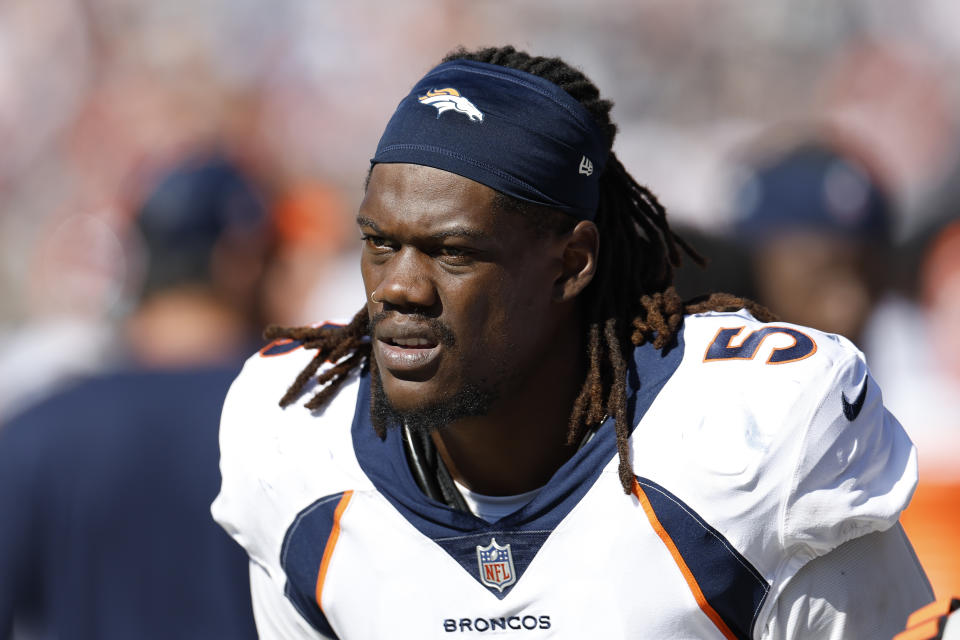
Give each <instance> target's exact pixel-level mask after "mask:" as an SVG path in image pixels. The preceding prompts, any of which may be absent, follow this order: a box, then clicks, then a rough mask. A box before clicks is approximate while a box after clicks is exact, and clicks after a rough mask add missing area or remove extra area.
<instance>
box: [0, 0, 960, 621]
mask: <svg viewBox="0 0 960 640" xmlns="http://www.w3.org/2000/svg"><path fill="white" fill-rule="evenodd" d="M504 43H511V44H514V45H516V46H517V47H518V48H521V49H526V50H529V51H531V52H533V53H537V54H544V55H560V56H562V57H564V58H565V59H567V60H569V61H572V62H574V63H576V64H579V65H580V66H581V67H582V68H583V70H584V71H585V72H586V73H587V75H589V76H590V77H591V78H592V79H593V80H594V82H595V83H596V84H597V85H598V86H599V87H600V88H601V90H602V91H603V92H604V93H605V94H606V95H607V97H609V98H611V99H613V100H614V102H615V104H616V106H615V108H614V112H613V117H614V119H615V121H617V122H618V124H619V126H620V133H619V136H618V139H617V142H616V144H615V150H616V151H617V153H618V155H619V156H620V158H621V160H622V161H623V162H624V164H625V165H626V167H627V168H628V169H629V170H630V171H631V173H632V174H633V175H634V176H635V177H636V178H637V179H638V180H639V181H640V182H642V183H644V184H646V185H648V186H649V187H650V188H651V189H652V191H653V192H654V193H656V194H657V195H658V196H659V197H660V198H661V200H662V201H663V202H664V204H665V205H666V206H667V208H668V211H669V213H670V216H671V219H672V224H673V225H674V226H675V227H677V228H678V229H679V230H680V231H681V233H684V234H686V235H687V236H688V237H689V238H690V239H691V241H692V242H693V244H694V245H695V246H697V247H698V248H700V249H701V250H702V252H703V253H704V254H706V255H707V257H708V258H709V259H710V261H711V265H710V267H708V270H707V271H704V272H700V271H699V270H697V269H696V268H691V267H690V266H684V267H683V268H682V269H681V270H680V272H679V274H678V277H679V281H678V286H679V288H680V290H681V294H683V295H685V296H695V295H699V294H703V293H707V292H709V291H716V290H729V291H732V292H734V293H738V294H744V295H747V296H749V297H753V298H754V299H757V300H758V301H759V302H761V303H762V304H765V305H767V306H769V307H771V308H772V310H773V311H774V312H776V313H778V314H779V315H780V316H781V318H782V319H783V320H785V321H793V322H797V323H800V324H807V325H812V326H815V327H817V328H821V329H825V330H828V331H835V332H838V333H842V334H844V335H846V336H847V337H849V338H850V339H852V340H853V341H854V342H855V343H856V344H857V345H858V346H859V347H860V348H861V349H862V350H864V351H865V353H866V354H867V358H868V362H869V363H870V366H871V369H872V371H873V373H874V375H875V377H876V378H877V380H878V382H879V383H880V385H881V388H882V389H883V391H884V399H885V402H886V404H887V406H888V407H889V408H890V409H891V411H892V412H893V413H894V414H895V415H896V416H897V417H898V418H899V419H900V421H901V422H902V423H903V424H904V426H905V427H906V429H907V431H908V433H909V434H910V435H911V437H912V438H913V439H914V441H915V442H916V443H917V445H918V448H919V452H920V454H919V455H920V469H921V471H920V475H921V484H920V488H919V490H918V492H917V495H916V498H915V500H914V504H913V505H912V506H911V507H910V510H908V512H907V513H906V514H905V515H904V518H903V521H904V524H905V527H906V529H907V531H908V533H909V534H910V536H911V538H912V540H913V541H914V544H915V546H916V547H917V550H918V552H919V555H920V557H921V560H922V561H923V563H924V565H925V567H926V569H927V571H928V574H929V575H930V577H931V580H932V582H933V585H934V587H935V589H936V591H937V593H938V595H947V594H948V593H951V592H952V593H960V551H958V550H957V546H958V545H957V542H956V541H957V540H960V462H958V460H960V180H958V178H960V5H958V4H956V3H955V2H953V1H952V0H920V1H918V2H911V3H903V2H898V1H896V0H883V1H871V0H856V1H849V2H842V3H839V2H829V1H824V2H809V1H807V0H780V1H778V2H762V3H759V2H731V3H719V4H718V3H715V2H711V1H710V0H681V1H678V0H646V1H644V2H628V1H627V0H602V1H600V0H596V1H594V2H575V1H573V0H563V1H557V0H549V1H548V0H534V1H532V2H525V3H502V2H491V1H489V0H476V1H475V2H472V3H463V2H456V1H455V0H410V1H408V2H402V3H399V2H376V1H374V0H357V1H354V2H333V1H331V0H274V1H271V2H263V1H256V0H189V1H187V0H168V1H166V2H144V1H142V0H45V1H44V2H36V1H34V0H6V2H3V3H0V145H2V153H0V432H2V430H3V428H4V427H3V426H2V423H3V422H5V421H7V420H12V419H14V417H15V416H17V415H20V414H21V413H22V412H23V411H25V410H28V409H29V408H30V407H33V406H35V405H37V403H38V402H40V401H41V400H43V399H44V398H47V397H49V396H50V394H52V393H54V392H57V391H59V390H62V389H66V388H71V386H72V385H75V384H78V381H79V380H85V379H87V378H89V377H90V376H92V375H104V374H105V372H112V371H117V370H120V369H123V370H129V369H131V368H136V369H144V370H173V369H178V370H180V369H182V370H187V369H190V370H197V369H198V368H203V367H214V366H217V367H225V368H227V369H230V367H232V366H234V365H235V364H236V363H238V362H239V359H240V357H241V355H242V354H244V353H247V352H249V351H251V350H252V349H254V348H255V347H256V343H257V340H258V337H257V336H258V334H259V332H260V330H261V329H262V328H263V327H264V326H265V325H266V324H268V323H280V324H300V323H309V322H316V321H322V320H325V319H338V318H348V317H350V316H352V315H353V313H354V312H355V311H357V310H358V309H359V308H360V306H361V305H362V303H363V291H362V287H361V284H360V280H359V273H358V269H357V266H358V263H357V259H356V251H357V250H358V249H359V242H357V234H356V233H355V232H354V229H353V221H352V218H353V212H354V211H355V210H356V207H357V204H358V203H359V201H360V198H361V196H362V186H363V180H364V177H365V173H366V169H367V167H368V160H369V158H370V156H371V155H372V152H373V150H374V148H375V146H376V142H377V138H378V136H379V134H380V132H381V130H382V127H383V125H384V124H385V123H386V121H387V119H388V117H389V114H390V113H391V112H392V110H393V108H394V106H395V101H396V98H397V97H398V96H401V95H404V93H405V92H406V90H407V89H408V88H409V86H410V85H411V84H412V82H413V81H414V80H415V79H416V78H418V77H419V76H420V75H422V72H423V71H425V70H426V69H428V68H429V67H430V66H432V65H433V64H435V63H436V62H437V61H438V60H439V59H440V58H441V57H442V56H443V55H444V54H445V53H447V52H448V51H450V50H451V49H454V48H455V47H457V46H459V45H464V46H467V47H468V48H471V47H476V46H479V45H489V44H504ZM234 370H235V369H234ZM228 377H229V376H227V377H225V378H224V380H227V379H228ZM151 384H153V385H158V386H157V387H156V388H162V386H163V384H166V383H165V382H164V383H157V382H155V381H154V382H151ZM211 384H212V383H211ZM224 384H226V383H224ZM202 386H203V385H199V386H198V387H197V388H200V387H202ZM204 388H206V387H204ZM210 388H217V389H219V387H216V385H213V387H210ZM217 393H219V391H218V392H217ZM134 395H135V394H134ZM131 397H133V396H131ZM171 402H173V400H171ZM84 415H86V414H83V413H77V414H76V415H75V416H73V417H72V420H73V421H74V422H76V424H74V425H73V427H74V428H75V430H78V431H81V432H82V430H83V429H84V428H85V427H84V424H82V422H83V419H84V418H83V416H84ZM87 419H88V420H90V421H96V420H100V419H101V418H99V417H97V416H96V415H95V414H90V417H89V418H87ZM48 437H51V438H52V437H54V436H52V435H51V436H48ZM57 437H60V436H57ZM82 441H83V440H82V437H81V439H80V441H79V442H81V443H82ZM81 446H82V445H81ZM211 446H212V449H211V451H212V452H213V453H212V455H215V442H214V443H213V444H212V445H211ZM0 458H2V452H0ZM214 464H215V463H214ZM48 471H49V470H48ZM214 471H215V469H214ZM51 473H52V472H51ZM2 474H3V471H2V469H0V481H2V480H3V477H2ZM213 489H215V487H214V488H213ZM213 489H211V490H213ZM208 498H212V496H207V495H206V494H203V495H199V496H198V497H197V500H198V504H199V503H201V502H203V501H204V500H207V502H209V501H208ZM3 523H4V519H3V514H0V527H2V526H4V524H3ZM8 526H12V525H8ZM25 535H26V534H25ZM0 538H2V536H0ZM3 587H4V583H3V580H2V578H0V597H3V595H4V594H3V593H2V591H3ZM3 613H4V608H3V603H2V602H0V637H2V634H3V632H4V629H3V628H2V626H3V624H4V622H5V621H4V619H3ZM30 624H31V623H30V622H29V621H27V622H26V623H22V625H21V626H20V633H21V635H22V636H23V637H33V636H31V635H30V634H31V633H34V632H32V631H31V628H30ZM238 633H239V632H238Z"/></svg>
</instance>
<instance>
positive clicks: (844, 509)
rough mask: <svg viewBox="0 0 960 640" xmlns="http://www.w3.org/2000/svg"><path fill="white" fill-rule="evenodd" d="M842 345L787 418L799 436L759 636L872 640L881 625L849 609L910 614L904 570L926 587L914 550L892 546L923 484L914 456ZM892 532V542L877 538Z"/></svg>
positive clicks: (859, 358) (911, 599)
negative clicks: (874, 627)
mask: <svg viewBox="0 0 960 640" xmlns="http://www.w3.org/2000/svg"><path fill="white" fill-rule="evenodd" d="M843 342H844V343H845V344H846V345H847V347H848V348H846V349H842V350H839V351H835V352H834V356H835V359H834V360H833V362H832V364H831V366H829V367H827V368H825V370H824V371H822V373H821V375H819V376H818V377H817V378H816V379H815V380H813V381H811V384H810V389H809V391H808V392H806V393H802V394H800V395H799V396H798V399H797V402H796V403H795V404H794V406H793V408H792V411H791V412H790V416H789V418H788V419H789V420H791V421H797V422H795V424H796V425H797V426H798V427H799V429H798V430H799V431H800V432H801V433H802V434H803V435H802V437H801V438H799V439H798V442H797V443H795V444H796V446H795V453H794V455H793V456H791V458H790V460H791V461H792V462H791V465H790V466H789V468H788V469H785V472H787V474H788V475H786V476H785V477H784V478H783V482H782V492H783V493H782V498H781V500H780V515H779V525H778V537H779V545H780V548H781V554H782V555H781V558H782V559H781V561H780V564H779V566H778V567H777V569H776V570H775V573H774V575H773V579H772V583H771V588H770V592H769V594H768V596H767V602H766V603H765V605H764V607H763V610H762V611H761V613H760V616H759V618H758V620H757V624H756V626H755V629H757V630H758V631H760V632H761V633H762V635H760V636H759V637H762V638H793V637H798V638H799V637H823V638H834V637H837V638H839V637H843V638H847V637H849V638H860V637H863V638H867V637H874V636H871V635H869V633H868V629H869V628H870V625H871V624H874V623H877V620H875V619H865V620H860V618H858V617H857V615H859V614H857V615H853V614H851V615H847V613H844V612H845V611H847V609H845V607H847V606H848V605H849V607H853V608H857V607H860V606H864V607H868V608H870V609H873V608H875V604H871V603H880V604H881V605H882V606H884V607H886V608H887V610H888V612H890V613H891V615H893V616H894V617H897V616H899V615H900V614H901V613H903V615H904V616H905V615H907V614H909V612H910V611H911V610H912V609H911V607H913V605H914V604H915V602H916V597H918V596H917V594H915V593H912V592H911V591H910V590H904V589H894V588H893V586H894V584H893V581H895V580H897V579H899V578H898V577H897V575H896V571H897V570H898V567H901V568H902V567H905V566H910V567H912V570H913V572H914V573H918V574H919V576H920V578H919V580H921V581H922V582H923V584H924V585H926V584H927V583H926V578H925V577H924V576H923V570H922V568H920V566H919V563H917V562H916V558H915V556H914V555H913V553H912V550H909V551H904V547H903V545H898V544H895V542H896V541H897V540H901V539H902V542H906V538H905V537H903V534H902V530H901V529H900V527H899V526H897V522H898V519H899V517H900V513H901V512H902V511H903V509H905V508H906V506H907V504H908V503H909V501H910V498H911V497H912V495H913V491H914V489H915V487H916V484H917V454H916V450H915V448H914V446H913V443H912V442H911V441H910V439H909V437H907V435H906V433H905V432H904V430H903V428H902V427H901V426H900V423H899V422H897V420H896V418H894V417H893V416H892V415H891V414H890V412H889V411H887V410H886V409H885V408H884V406H883V399H882V396H881V393H880V389H879V387H878V386H877V384H876V382H875V381H874V380H873V378H872V377H871V376H870V373H869V370H868V369H867V366H866V363H865V362H864V359H863V355H862V354H861V353H860V352H859V351H857V350H856V349H855V348H853V347H852V345H850V344H849V343H847V342H846V341H843ZM894 527H896V528H895V529H893V528H894ZM892 529H893V530H894V531H895V532H896V533H897V535H896V536H893V535H891V536H881V537H879V538H876V536H875V535H874V534H879V533H882V532H888V531H891V530H892ZM895 539H896V540H895ZM870 540H874V541H875V543H870V544H868V542H869V541H870ZM881 543H882V544H881ZM906 548H907V549H909V543H907V544H906ZM847 571H849V572H850V575H848V576H847V577H843V576H844V575H845V574H844V572H847ZM856 576H860V577H859V578H858V577H856ZM865 576H872V577H870V578H869V580H870V581H871V584H866V583H865V581H867V578H866V577H865ZM877 576H883V578H882V580H881V579H880V578H878V577H877ZM861 578H862V580H861ZM844 581H846V582H844ZM914 582H916V581H914ZM925 588H926V589H929V587H928V586H927V587H925ZM858 590H859V591H858ZM850 591H858V593H855V594H854V593H850ZM925 595H926V593H925V592H924V593H922V594H921V595H920V596H919V597H921V599H922V597H924V596H925ZM847 601H849V602H847ZM844 603H847V604H844ZM877 606H878V605H877ZM913 608H916V607H913ZM809 625H820V627H811V626H809ZM791 629H792V630H793V631H791ZM845 629H846V631H845ZM857 629H860V631H857ZM847 631H849V633H847ZM861 631H863V633H861ZM838 634H839V635H838ZM864 634H866V635H864Z"/></svg>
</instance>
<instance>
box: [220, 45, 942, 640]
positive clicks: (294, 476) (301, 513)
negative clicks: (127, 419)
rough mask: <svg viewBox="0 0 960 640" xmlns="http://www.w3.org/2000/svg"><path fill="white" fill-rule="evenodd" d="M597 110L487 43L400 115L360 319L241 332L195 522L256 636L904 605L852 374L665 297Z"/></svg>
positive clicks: (722, 633) (832, 620) (828, 633)
mask: <svg viewBox="0 0 960 640" xmlns="http://www.w3.org/2000/svg"><path fill="white" fill-rule="evenodd" d="M611 106H612V105H611V103H610V102H609V101H607V100H604V99H602V98H601V97H600V95H599V92H598V90H597V88H596V87H595V86H594V85H593V84H592V83H591V82H590V81H589V80H588V79H587V78H586V77H585V76H584V75H583V74H582V73H581V72H580V71H578V70H576V69H575V68H573V67H571V66H569V65H568V64H566V63H565V62H563V61H562V60H560V59H557V58H542V57H534V56H530V55H528V54H526V53H523V52H518V51H516V50H515V49H513V48H512V47H504V48H491V49H483V50H479V51H474V52H468V51H464V50H460V51H456V52H454V53H453V54H451V55H450V56H448V57H447V58H446V59H445V61H444V62H443V63H442V64H440V65H439V66H437V67H436V68H434V69H433V70H431V71H430V72H429V73H427V75H426V76H424V77H423V78H422V79H421V80H420V81H419V82H417V84H416V85H415V86H414V87H413V88H412V90H411V91H410V93H409V94H408V95H407V96H406V97H405V98H403V99H402V100H401V102H400V104H399V106H398V107H397V109H396V111H395V113H394V115H393V117H392V119H391V120H390V122H389V123H388V124H387V127H386V130H385V131H384V133H383V136H382V138H381V140H380V143H379V145H378V147H377V150H376V153H375V155H374V157H373V160H372V168H371V170H370V173H369V176H368V183H367V187H366V194H365V198H364V200H363V203H362V205H361V206H360V210H359V212H358V215H357V224H358V227H359V230H360V234H361V236H362V238H363V244H364V248H363V254H362V259H361V271H362V275H363V280H364V284H365V288H366V294H367V304H366V306H365V307H364V308H363V309H361V310H360V311H359V312H358V313H357V314H356V316H355V317H354V318H353V319H352V320H351V321H350V322H349V323H348V324H346V325H343V326H337V325H331V324H325V325H318V326H314V327H299V328H272V329H270V330H268V337H269V338H271V339H273V340H274V342H272V343H271V344H270V345H268V346H267V347H265V348H264V349H263V350H262V351H261V352H260V353H259V354H258V355H255V356H254V357H253V358H252V359H250V360H249V361H248V363H247V365H246V367H245V370H244V372H243V373H242V374H241V375H240V377H239V378H238V379H237V380H236V381H235V382H234V384H233V386H232V388H231V391H230V393H229V395H228V397H227V400H226V404H225V407H224V411H223V417H222V424H221V473H222V478H223V481H222V488H221V492H220V495H219V497H218V498H217V500H216V501H215V502H214V505H213V513H214V516H215V517H216V519H217V520H218V521H219V522H220V523H221V524H222V525H223V526H224V527H225V529H226V530H227V531H228V532H230V533H231V535H232V536H233V537H234V538H235V539H236V540H237V541H238V542H239V543H240V544H241V545H243V547H244V548H245V549H246V550H247V553H248V554H249V557H250V579H251V586H252V591H253V598H254V610H255V615H256V617H257V620H258V626H259V630H260V633H261V635H262V636H263V637H266V638H386V637H390V638H417V639H420V638H433V637H477V636H482V635H484V634H499V635H508V636H516V637H522V638H545V637H557V638H787V637H791V638H792V637H805V638H806V637H810V638H812V637H817V638H840V637H844V638H882V637H891V636H892V635H893V634H894V633H896V632H897V631H898V630H900V629H902V628H903V626H904V623H905V621H906V618H907V615H908V614H909V612H910V611H913V610H914V609H916V608H917V607H918V606H920V605H922V604H924V603H926V602H928V601H929V600H930V599H931V598H932V594H931V592H930V588H929V584H928V583H927V581H926V578H925V576H924V573H923V570H922V568H921V567H920V566H919V565H918V563H917V562H916V559H915V556H914V555H913V552H912V550H911V548H910V544H909V542H908V541H907V540H906V538H905V536H904V534H903V532H902V529H901V528H900V526H899V524H898V516H899V514H900V512H901V510H902V509H903V508H904V507H905V506H906V504H907V502H908V501H909V499H910V495H911V493H912V491H913V488H914V485H915V483H916V474H917V469H916V454H915V451H914V448H913V446H912V444H911V443H910V441H909V439H908V438H907V436H906V435H905V433H904V431H903V429H902V428H901V427H900V425H899V424H898V423H897V421H896V420H895V419H894V418H893V416H891V415H890V414H889V413H888V412H887V411H886V410H885V409H884V407H883V403H882V400H881V396H880V390H879V389H878V388H877V385H876V384H875V383H874V382H873V380H872V378H871V377H870V375H869V372H868V370H867V367H866V365H865V363H864V360H863V357H862V354H861V353H860V352H859V351H858V350H857V349H856V348H855V347H854V346H853V345H852V344H851V343H850V342H849V341H848V340H846V339H845V338H843V337H840V336H837V335H831V334H826V333H822V332H818V331H816V330H813V329H808V328H805V327H802V326H796V325H792V324H788V323H781V322H776V321H775V319H774V318H773V317H772V316H771V315H770V314H769V313H768V312H767V311H765V310H764V309H763V308H761V307H759V306H758V305H755V304H753V303H751V302H750V301H748V300H744V299H740V298H737V297H735V296H733V295H728V294H714V295H711V296H709V297H706V298H704V299H700V300H695V301H687V302H684V301H683V300H681V299H680V297H679V296H678V294H677V293H676V291H675V290H674V289H673V287H672V286H671V283H672V277H673V269H674V267H675V266H677V265H678V264H679V262H680V253H681V252H686V253H687V254H688V255H690V256H691V257H692V258H694V259H699V257H698V256H697V254H696V253H695V252H694V251H693V250H692V249H691V248H690V247H689V246H688V245H687V244H686V243H685V242H684V241H683V240H682V239H681V238H679V237H678V236H677V235H675V234H674V233H673V232H672V230H671V229H670V227H669V226H668V224H667V220H666V217H665V211H664V208H663V207H662V206H661V204H660V203H659V202H658V201H657V199H656V197H655V196H654V195H653V194H652V193H651V192H650V191H649V190H647V189H646V188H644V187H642V186H640V185H639V184H638V183H637V182H636V181H635V180H634V178H633V177H631V175H630V174H629V173H628V172H627V170H626V169H625V168H624V166H623V165H622V164H621V163H620V161H619V160H618V159H617V156H616V154H615V153H614V152H613V151H612V145H613V140H614V136H615V134H616V125H615V124H614V123H613V122H612V121H611V119H610V109H611ZM291 382H292V384H291ZM301 398H302V400H301Z"/></svg>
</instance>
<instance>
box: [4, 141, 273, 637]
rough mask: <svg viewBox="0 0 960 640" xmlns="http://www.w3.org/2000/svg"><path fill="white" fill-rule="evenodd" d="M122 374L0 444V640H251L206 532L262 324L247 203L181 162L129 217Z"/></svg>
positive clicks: (216, 536) (224, 165)
mask: <svg viewBox="0 0 960 640" xmlns="http://www.w3.org/2000/svg"><path fill="white" fill-rule="evenodd" d="M135 228H136V230H137V231H138V232H139V238H140V242H141V243H142V248H143V250H144V256H145V260H144V270H143V279H142V282H143V284H142V288H141V295H140V298H139V301H138V303H137V304H136V308H135V310H134V311H133V312H132V313H131V314H130V315H129V317H127V318H126V320H125V322H124V323H123V335H124V337H125V340H124V342H123V351H124V354H125V357H124V358H123V364H122V365H121V366H119V367H116V368H115V369H114V370H112V371H110V372H105V373H103V374H100V375H95V376H91V377H87V378H85V379H83V380H82V381H80V382H77V383H75V384H72V385H70V386H68V388H66V389H65V390H63V391H61V392H59V393H57V394H55V395H53V396H51V397H49V398H47V399H45V400H43V401H41V402H39V403H37V404H35V405H34V406H32V407H31V408H29V409H27V410H26V411H25V412H23V413H22V414H20V415H19V416H17V417H15V418H13V419H12V420H10V421H9V423H8V424H6V425H5V426H4V427H3V428H2V429H0V522H2V525H0V637H7V635H8V634H9V633H10V632H11V628H12V627H13V626H14V625H16V628H17V632H16V634H15V637H17V638H19V637H24V638H63V639H67V638H90V639H94V638H97V639H101V640H104V639H110V638H117V639H120V638H123V639H130V638H253V637H255V629H254V626H253V620H252V612H251V605H250V596H249V591H248V589H247V561H246V557H245V555H244V554H243V552H242V550H241V549H240V548H239V547H237V546H236V545H235V544H234V543H233V541H232V540H230V539H229V537H228V536H226V535H225V534H224V532H223V531H222V530H220V528H219V527H217V526H216V525H215V524H214V523H213V521H212V520H211V518H210V513H209V506H210V502H211V501H212V500H213V498H214V496H215V495H216V494H217V491H218V489H219V473H218V458H219V448H218V444H217V430H218V425H219V414H220V407H221V402H222V399H223V396H224V395H225V394H226V390H227V388H228V386H229V384H230V382H231V381H232V380H233V378H234V377H235V376H236V374H237V373H238V371H239V367H240V364H241V362H242V359H243V358H244V357H246V356H247V355H248V354H249V352H251V350H252V349H253V348H254V345H256V344H257V342H258V333H259V330H260V327H261V326H262V324H263V322H264V318H263V316H262V313H261V311H262V309H261V304H260V301H261V300H262V290H261V282H262V279H263V273H264V267H265V264H266V261H267V257H268V255H269V254H270V251H271V250H272V246H271V245H272V242H271V228H270V224H269V218H268V216H267V210H266V208H265V205H264V202H263V201H262V199H261V195H260V193H259V191H258V190H257V189H256V188H255V187H254V186H253V184H252V183H251V182H250V180H249V179H248V178H246V177H245V176H244V175H243V174H242V173H241V172H240V171H239V170H238V169H237V168H236V167H235V166H233V165H231V164H230V163H229V162H227V161H226V160H225V159H224V158H222V157H219V156H209V157H204V158H196V159H188V160H186V161H184V162H183V163H182V164H181V165H180V166H178V167H176V168H175V169H174V170H173V171H172V172H170V173H169V174H167V175H166V176H165V177H163V178H162V179H161V180H160V181H159V183H158V184H156V186H155V187H154V188H153V189H152V191H151V192H150V193H149V196H148V197H147V198H146V199H145V201H144V202H143V204H142V206H140V207H139V209H138V211H137V214H136V218H135Z"/></svg>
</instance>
